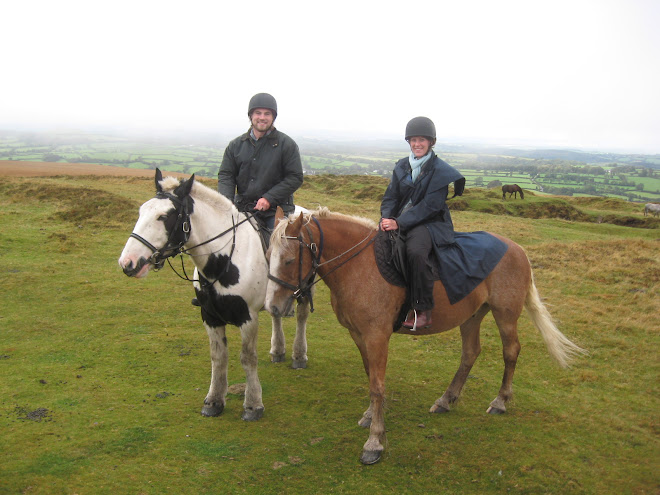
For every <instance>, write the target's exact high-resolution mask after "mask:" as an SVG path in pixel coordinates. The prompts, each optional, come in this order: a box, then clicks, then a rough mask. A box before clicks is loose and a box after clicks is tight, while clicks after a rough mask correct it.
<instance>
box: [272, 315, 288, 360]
mask: <svg viewBox="0 0 660 495" xmlns="http://www.w3.org/2000/svg"><path fill="white" fill-rule="evenodd" d="M271 320H272V322H273V326H272V332H271V336H270V360H271V362H273V363H282V362H284V359H285V357H286V340H285V337H284V330H282V318H281V317H279V316H273V317H272V318H271Z"/></svg>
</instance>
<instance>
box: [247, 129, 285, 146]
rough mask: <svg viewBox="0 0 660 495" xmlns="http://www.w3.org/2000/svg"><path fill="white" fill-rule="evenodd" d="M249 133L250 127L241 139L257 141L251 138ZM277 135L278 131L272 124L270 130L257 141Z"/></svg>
mask: <svg viewBox="0 0 660 495" xmlns="http://www.w3.org/2000/svg"><path fill="white" fill-rule="evenodd" d="M251 133H252V127H250V128H249V129H248V130H247V132H246V133H245V134H243V135H242V136H241V141H247V140H248V139H249V140H250V141H252V142H253V143H257V142H258V141H255V140H254V139H252V136H251ZM278 137H279V132H278V130H277V129H276V128H275V126H273V127H271V128H270V131H268V134H266V135H265V136H264V137H262V138H260V139H259V141H261V140H262V139H264V138H266V139H269V140H270V139H277V138H278Z"/></svg>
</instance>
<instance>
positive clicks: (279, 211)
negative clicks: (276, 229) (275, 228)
mask: <svg viewBox="0 0 660 495" xmlns="http://www.w3.org/2000/svg"><path fill="white" fill-rule="evenodd" d="M283 219H284V210H283V209H282V208H281V207H280V206H278V207H277V210H275V225H277V224H278V223H280V220H283Z"/></svg>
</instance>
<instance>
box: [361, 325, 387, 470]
mask: <svg viewBox="0 0 660 495" xmlns="http://www.w3.org/2000/svg"><path fill="white" fill-rule="evenodd" d="M388 342H389V336H385V335H375V336H373V337H371V338H369V339H368V340H367V339H365V347H366V354H367V359H368V363H369V395H370V399H371V403H370V406H369V409H368V410H367V412H366V413H365V415H366V414H368V413H369V411H371V425H370V427H369V439H368V440H367V442H366V443H365V444H364V447H363V448H362V455H361V456H360V462H362V463H363V464H375V463H376V462H378V461H379V460H380V458H381V456H382V454H383V450H385V445H384V444H385V371H386V369H387V347H388Z"/></svg>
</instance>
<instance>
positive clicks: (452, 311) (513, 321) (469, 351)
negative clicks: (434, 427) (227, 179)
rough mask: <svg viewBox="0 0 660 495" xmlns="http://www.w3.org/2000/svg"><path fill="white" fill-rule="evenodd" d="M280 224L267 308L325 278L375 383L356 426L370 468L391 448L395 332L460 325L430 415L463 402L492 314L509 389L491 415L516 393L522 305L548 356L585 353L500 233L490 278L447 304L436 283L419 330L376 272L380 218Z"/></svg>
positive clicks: (401, 293)
mask: <svg viewBox="0 0 660 495" xmlns="http://www.w3.org/2000/svg"><path fill="white" fill-rule="evenodd" d="M278 213H279V212H278ZM277 221H279V224H277V226H276V228H275V230H274V232H273V234H272V237H271V245H270V251H269V256H270V276H269V278H270V280H269V282H268V290H267V296H266V309H267V310H268V311H270V312H271V314H273V315H275V316H279V315H284V314H286V313H287V312H289V311H290V309H291V307H292V304H293V302H294V300H295V299H297V298H299V297H301V296H303V295H304V294H305V293H307V291H309V290H310V288H311V286H313V284H315V283H316V282H317V281H318V280H323V281H324V282H325V284H326V285H327V286H328V287H329V289H330V293H331V302H332V308H333V310H334V311H335V314H336V315H337V319H338V320H339V323H341V324H342V325H343V326H344V327H346V328H348V330H349V332H350V335H351V337H352V338H353V340H354V342H355V344H356V345H357V347H358V349H359V350H360V354H361V356H362V362H363V365H364V369H365V371H366V373H367V377H368V380H369V392H370V397H371V402H370V405H369V408H368V409H367V410H366V412H365V413H364V414H363V416H362V418H361V419H360V421H359V422H358V424H359V425H360V426H363V427H369V428H370V432H369V439H368V440H367V442H366V443H365V444H364V448H363V451H362V455H361V457H360V461H361V462H362V463H364V464H373V463H375V462H378V460H379V459H380V458H381V455H382V452H383V449H384V445H385V417H384V398H385V368H386V365H387V354H388V344H389V340H390V337H391V335H392V333H393V331H395V330H398V333H401V334H415V335H427V334H434V333H439V332H445V331H447V330H450V329H452V328H454V327H457V326H459V327H460V329H461V337H462V341H463V351H462V354H461V363H460V366H459V368H458V371H457V372H456V374H455V376H454V379H453V380H452V382H451V384H450V385H449V387H448V388H447V390H446V391H445V393H444V394H443V395H442V397H440V398H439V399H438V400H436V401H435V403H434V404H433V406H432V407H431V412H433V413H441V412H447V411H449V408H450V404H452V403H453V402H455V401H456V400H457V399H458V396H459V394H460V392H461V390H462V388H463V385H464V384H465V381H466V379H467V377H468V374H469V373H470V369H471V368H472V365H473V364H474V362H475V360H476V359H477V356H478V355H479V352H480V350H481V348H480V340H479V331H480V325H481V321H482V319H483V318H484V316H486V314H487V313H488V312H489V311H492V313H493V316H494V318H495V322H496V323H497V326H498V328H499V331H500V337H501V339H502V346H503V354H504V377H503V379H502V385H501V387H500V390H499V393H498V395H497V397H496V398H495V399H494V400H493V401H492V402H491V404H490V407H489V408H488V412H489V413H493V414H496V413H504V412H505V411H506V407H505V404H506V402H507V401H509V400H510V399H511V397H512V395H513V388H512V380H513V373H514V369H515V367H516V360H517V358H518V353H519V352H520V343H519V341H518V331H517V322H518V318H519V316H520V314H521V312H522V310H523V307H524V308H526V309H527V312H528V313H529V316H530V317H531V319H532V321H533V322H534V325H535V326H536V328H537V329H538V330H539V331H540V333H541V335H542V337H543V339H544V340H545V343H546V346H547V349H548V351H549V353H550V355H551V356H552V357H553V358H554V359H556V360H557V362H558V363H559V364H560V365H561V366H563V367H566V366H567V365H568V363H569V361H570V359H571V358H572V357H573V356H574V355H575V354H577V353H582V352H584V351H583V350H582V349H581V348H580V347H578V346H577V345H575V344H574V343H573V342H571V341H570V340H568V339H567V338H566V337H565V336H564V335H563V334H562V333H561V332H560V331H559V330H558V329H557V327H556V326H555V324H554V323H553V321H552V318H551V316H550V314H549V313H548V311H547V310H546V308H545V306H544V305H543V303H542V302H541V300H540V298H539V294H538V292H537V290H536V285H535V284H534V278H533V275H532V269H531V266H530V263H529V260H528V259H527V255H526V254H525V252H524V251H523V249H522V248H521V247H520V246H519V245H518V244H516V243H515V242H513V241H511V240H510V239H506V238H504V237H500V236H497V235H496V237H498V238H499V239H501V240H502V241H503V242H505V243H506V244H507V246H508V250H507V252H506V254H505V255H504V256H503V258H502V259H501V260H500V262H499V263H498V265H497V266H496V267H495V269H494V270H493V271H492V272H491V273H490V274H489V275H488V277H487V278H486V279H485V280H484V281H482V282H481V283H480V284H479V285H478V286H477V287H476V288H475V289H474V290H473V291H472V292H471V293H470V294H469V295H468V296H466V297H465V298H464V299H462V300H460V301H459V302H457V303H456V304H453V305H451V304H450V303H449V300H448V297H447V293H446V291H445V288H444V287H443V285H442V283H440V282H436V284H435V288H434V299H435V308H434V309H433V315H432V320H433V325H432V326H431V327H430V328H425V329H421V330H418V331H416V332H414V333H413V332H412V331H411V330H407V329H405V328H401V329H395V328H394V324H395V322H396V321H397V317H398V315H399V312H400V311H401V309H402V305H403V304H404V301H405V299H406V294H405V289H403V288H401V287H397V286H394V285H391V284H389V283H388V282H386V281H385V279H384V278H383V277H382V276H381V274H380V272H379V269H378V267H377V265H376V259H375V254H374V249H373V247H371V246H370V242H371V240H372V239H373V238H374V236H376V234H377V226H376V224H375V223H374V222H372V221H371V220H367V219H364V218H358V217H353V216H347V215H342V214H338V213H331V212H329V211H328V210H327V209H326V208H323V209H319V210H318V212H316V213H314V214H313V215H310V214H308V215H303V214H301V215H299V216H298V217H297V218H295V219H294V218H290V219H289V220H282V219H281V215H278V217H277ZM493 235H495V234H493ZM316 276H318V279H316V281H315V280H314V278H315V277H316ZM292 291H294V292H293V293H292Z"/></svg>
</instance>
